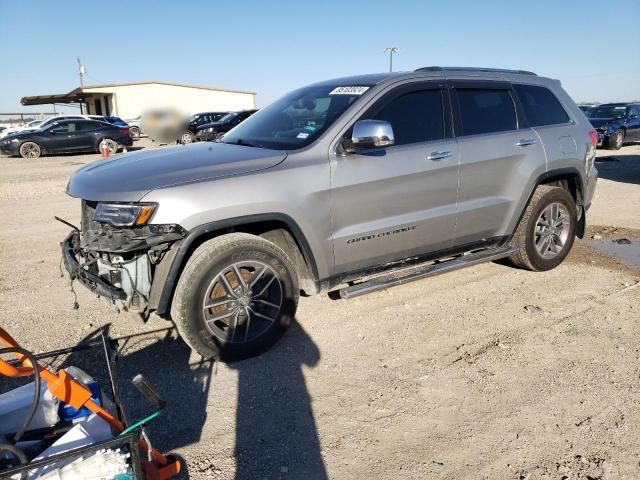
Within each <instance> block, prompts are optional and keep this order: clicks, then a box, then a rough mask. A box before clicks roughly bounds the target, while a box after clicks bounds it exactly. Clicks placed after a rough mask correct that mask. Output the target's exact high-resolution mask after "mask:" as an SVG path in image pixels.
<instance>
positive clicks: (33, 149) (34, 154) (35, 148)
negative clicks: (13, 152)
mask: <svg viewBox="0 0 640 480" xmlns="http://www.w3.org/2000/svg"><path fill="white" fill-rule="evenodd" d="M40 155H42V149H41V148H40V145H38V144H37V143H35V142H24V143H23V144H22V145H20V156H21V157H22V158H38V157H40Z"/></svg>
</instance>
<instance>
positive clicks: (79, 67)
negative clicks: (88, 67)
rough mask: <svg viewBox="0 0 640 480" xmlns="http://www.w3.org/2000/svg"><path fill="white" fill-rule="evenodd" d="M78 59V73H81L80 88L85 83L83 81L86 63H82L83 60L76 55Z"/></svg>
mask: <svg viewBox="0 0 640 480" xmlns="http://www.w3.org/2000/svg"><path fill="white" fill-rule="evenodd" d="M76 60H77V61H78V74H79V75H80V88H82V87H84V84H83V83H82V78H83V77H84V75H85V68H84V65H82V62H81V61H80V57H76Z"/></svg>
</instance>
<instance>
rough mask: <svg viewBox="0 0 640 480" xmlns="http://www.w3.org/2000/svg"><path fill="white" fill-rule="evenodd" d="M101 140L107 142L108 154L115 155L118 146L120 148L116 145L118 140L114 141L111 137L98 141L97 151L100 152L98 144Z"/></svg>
mask: <svg viewBox="0 0 640 480" xmlns="http://www.w3.org/2000/svg"><path fill="white" fill-rule="evenodd" d="M102 142H104V143H106V144H107V148H108V149H109V154H110V155H115V154H116V153H118V148H120V145H118V142H116V141H115V140H113V139H111V138H105V139H103V140H101V141H100V143H98V152H100V144H101V143H102Z"/></svg>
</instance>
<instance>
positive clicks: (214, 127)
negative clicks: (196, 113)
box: [196, 110, 258, 141]
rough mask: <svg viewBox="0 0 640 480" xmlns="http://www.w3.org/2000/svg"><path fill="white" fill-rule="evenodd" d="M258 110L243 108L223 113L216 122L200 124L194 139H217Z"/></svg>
mask: <svg viewBox="0 0 640 480" xmlns="http://www.w3.org/2000/svg"><path fill="white" fill-rule="evenodd" d="M257 111H258V110H243V111H241V112H232V113H230V114H228V115H225V116H224V117H222V118H221V119H220V121H218V122H213V123H205V124H204V125H200V126H199V127H198V130H197V132H196V139H197V140H200V141H212V140H219V139H220V138H222V136H223V135H224V134H225V133H227V132H228V131H229V130H231V129H232V128H234V127H235V126H236V125H239V124H240V123H242V122H244V121H245V120H246V119H247V118H249V117H250V116H251V115H253V114H254V113H256V112H257Z"/></svg>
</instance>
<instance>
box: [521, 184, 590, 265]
mask: <svg viewBox="0 0 640 480" xmlns="http://www.w3.org/2000/svg"><path fill="white" fill-rule="evenodd" d="M577 217H578V214H577V208H576V204H575V201H574V200H573V197H572V196H571V195H570V194H569V192H567V191H566V190H565V189H564V188H561V187H552V186H550V185H539V186H538V188H536V190H535V192H534V194H533V196H532V197H531V201H530V202H529V205H528V206H527V209H526V210H525V213H524V215H523V216H522V219H521V220H520V223H519V225H518V228H517V229H516V233H515V234H514V236H513V238H512V240H511V244H512V245H513V246H515V247H518V248H519V250H518V252H517V253H515V254H514V255H512V256H511V257H509V260H510V261H511V263H513V264H514V265H515V266H517V267H521V268H525V269H527V270H532V271H536V272H543V271H546V270H551V269H552V268H555V267H557V266H558V265H560V263H562V261H563V260H564V259H565V258H566V256H567V255H568V254H569V252H570V251H571V247H572V246H573V241H574V239H575V236H576V225H577Z"/></svg>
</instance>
